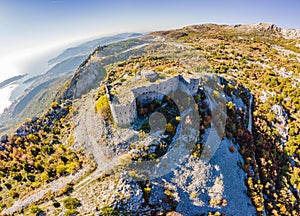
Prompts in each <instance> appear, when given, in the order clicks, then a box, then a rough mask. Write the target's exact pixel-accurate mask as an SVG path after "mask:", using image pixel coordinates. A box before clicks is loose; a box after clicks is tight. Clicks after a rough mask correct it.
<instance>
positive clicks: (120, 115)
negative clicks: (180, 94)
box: [107, 75, 200, 127]
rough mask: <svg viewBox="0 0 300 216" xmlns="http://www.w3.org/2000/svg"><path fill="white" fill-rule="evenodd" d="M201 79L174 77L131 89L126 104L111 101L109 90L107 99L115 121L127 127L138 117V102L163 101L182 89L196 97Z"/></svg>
mask: <svg viewBox="0 0 300 216" xmlns="http://www.w3.org/2000/svg"><path fill="white" fill-rule="evenodd" d="M199 84H200V79H190V80H189V81H187V80H186V79H184V78H183V77H182V76H180V75H179V76H176V77H172V78H170V79H167V80H165V81H162V82H159V83H153V84H150V85H144V86H139V87H135V88H133V89H131V92H129V93H128V98H129V99H130V101H129V102H128V103H126V104H120V103H118V100H111V98H110V94H109V90H108V89H107V93H108V94H107V97H108V99H109V102H110V108H111V111H112V116H113V119H114V121H115V122H116V123H117V124H118V125H119V126H120V127H127V126H130V124H131V123H132V122H133V121H134V119H135V118H136V117H137V105H136V100H138V101H139V103H141V104H145V103H148V102H151V101H153V100H162V99H163V98H164V96H165V95H170V93H171V92H173V91H176V90H178V89H180V90H181V91H184V92H186V93H187V94H189V95H195V94H196V93H197V91H198V87H199Z"/></svg>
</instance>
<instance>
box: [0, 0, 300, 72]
mask: <svg viewBox="0 0 300 216" xmlns="http://www.w3.org/2000/svg"><path fill="white" fill-rule="evenodd" d="M299 9H300V1H298V0H290V1H287V0H286V1H279V0H273V1H271V0H270V1H264V0H251V1H242V0H239V1H233V0H228V1H225V0H223V1H222V0H209V1H208V0H206V1H201V0H173V1H171V0H0V71H3V70H4V69H5V67H11V68H10V70H7V72H9V71H12V70H17V69H16V68H15V64H14V63H15V62H16V61H17V60H18V61H21V60H22V59H23V61H24V59H26V58H29V57H31V58H32V57H33V56H34V55H39V54H40V53H42V52H45V50H50V49H58V47H61V46H62V45H66V44H72V43H76V42H78V41H80V40H81V41H82V40H84V39H87V38H95V37H97V36H101V35H112V34H115V33H120V32H146V31H154V30H166V29H173V28H180V27H184V26H187V25H192V24H202V23H217V24H250V23H258V22H271V23H275V24H276V25H278V26H279V27H289V28H298V29H300V22H299V20H300V13H299ZM0 75H1V73H0Z"/></svg>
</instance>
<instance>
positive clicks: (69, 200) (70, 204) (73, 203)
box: [63, 197, 81, 209]
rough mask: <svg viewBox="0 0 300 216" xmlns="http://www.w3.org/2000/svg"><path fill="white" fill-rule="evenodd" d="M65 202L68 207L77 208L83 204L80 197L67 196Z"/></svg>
mask: <svg viewBox="0 0 300 216" xmlns="http://www.w3.org/2000/svg"><path fill="white" fill-rule="evenodd" d="M63 203H64V207H65V208H66V209H76V208H77V207H78V206H80V204H81V203H80V201H79V200H78V199H76V198H71V197H69V198H66V199H65V200H64V201H63Z"/></svg>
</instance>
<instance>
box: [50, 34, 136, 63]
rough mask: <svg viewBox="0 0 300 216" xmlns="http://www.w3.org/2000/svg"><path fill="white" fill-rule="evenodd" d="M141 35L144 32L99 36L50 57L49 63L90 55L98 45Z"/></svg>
mask: <svg viewBox="0 0 300 216" xmlns="http://www.w3.org/2000/svg"><path fill="white" fill-rule="evenodd" d="M141 35H142V34H140V33H123V34H118V35H114V36H107V37H103V38H99V39H96V40H92V41H88V42H85V43H83V44H80V45H79V46H76V47H71V48H68V49H66V50H65V51H64V52H62V53H61V54H59V55H58V56H56V57H55V58H52V59H50V60H49V61H48V63H49V64H55V63H58V62H61V61H63V60H65V59H67V58H71V57H74V56H79V55H81V56H83V55H88V54H89V53H91V52H93V50H94V49H96V47H97V46H102V45H107V44H110V43H114V42H118V41H121V40H124V39H130V38H134V37H138V36H141Z"/></svg>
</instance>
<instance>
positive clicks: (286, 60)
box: [0, 24, 300, 215]
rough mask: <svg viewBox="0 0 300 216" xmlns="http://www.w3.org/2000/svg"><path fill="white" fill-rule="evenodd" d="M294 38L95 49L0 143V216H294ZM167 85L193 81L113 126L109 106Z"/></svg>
mask: <svg viewBox="0 0 300 216" xmlns="http://www.w3.org/2000/svg"><path fill="white" fill-rule="evenodd" d="M297 32H298V31H297V30H285V29H280V28H278V27H276V26H275V25H273V24H255V25H236V26H227V25H221V26H220V25H214V24H205V25H194V26H188V27H185V28H182V29H177V30H171V31H160V32H154V33H150V34H148V35H144V36H141V37H138V38H135V39H130V40H127V41H123V42H118V43H114V44H110V45H107V46H101V47H98V48H97V49H96V50H95V51H94V52H93V53H91V54H90V56H89V57H88V59H87V60H86V61H84V62H83V63H82V64H81V65H80V67H79V68H78V69H77V70H76V71H75V73H74V75H73V76H72V78H71V79H70V80H68V81H67V82H66V83H65V85H64V86H61V90H60V91H59V92H57V95H56V98H57V102H56V103H53V104H52V106H51V108H50V109H49V110H48V111H47V112H46V113H45V114H44V115H42V116H40V117H39V118H34V119H28V120H27V122H25V123H24V124H23V125H22V126H20V127H19V128H18V129H17V130H16V132H15V133H14V134H12V135H11V136H3V137H2V139H1V144H2V147H1V151H0V153H1V158H0V159H1V164H0V174H1V183H0V199H1V206H0V207H1V209H2V214H3V215H10V214H14V215H33V214H34V215H40V214H46V215H297V214H298V212H300V209H299V206H300V205H299V200H300V192H299V191H300V168H299V153H300V150H299V143H300V134H299V132H300V130H299V127H300V116H299V109H300V89H299V84H300V74H299V72H300V49H299V44H300V39H299V37H298V36H299V34H298V33H297ZM144 69H147V70H148V71H149V70H151V71H153V72H152V73H148V75H143V74H145V73H143V70H144ZM144 71H145V70H144ZM149 74H150V75H151V74H152V75H153V74H155V79H153V76H151V77H150V78H149V76H150V75H149ZM179 75H180V76H179ZM174 77H189V79H190V80H191V79H192V78H193V77H198V78H201V82H200V84H199V86H197V91H196V93H194V94H192V95H191V94H188V91H185V89H184V87H183V88H180V89H174V90H173V91H171V92H170V93H169V94H168V95H165V96H163V97H158V96H157V94H156V93H155V92H153V91H151V92H149V95H151V97H150V96H149V97H148V98H147V100H142V99H139V98H136V100H134V101H131V102H133V103H136V105H137V110H136V117H135V118H134V120H133V121H132V123H131V125H130V126H129V127H119V125H118V124H116V123H115V122H114V118H113V115H112V113H111V106H110V103H111V101H113V100H119V102H122V101H126V100H129V98H131V97H129V93H130V92H131V89H132V88H136V87H137V86H145V88H147V85H150V84H159V83H160V82H162V81H163V80H167V79H169V78H174ZM189 79H187V80H188V81H189ZM188 81H183V80H179V82H182V86H185V85H187V83H188ZM166 88H167V86H166ZM108 91H109V92H110V95H108ZM146 96H147V95H146ZM141 97H142V98H143V97H144V96H141ZM128 102H130V101H128Z"/></svg>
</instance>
